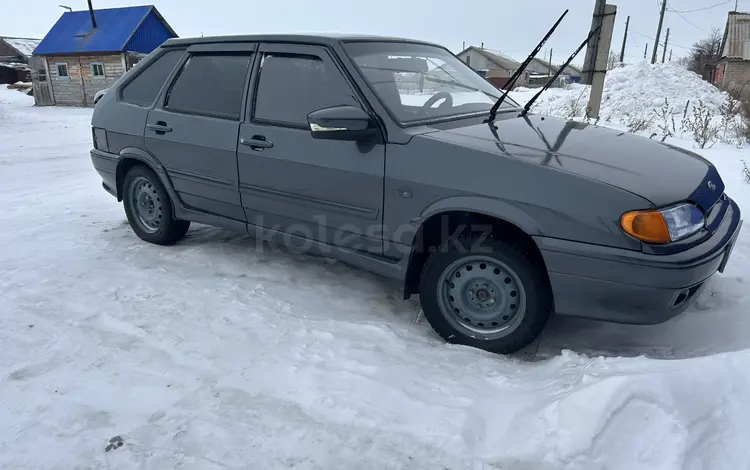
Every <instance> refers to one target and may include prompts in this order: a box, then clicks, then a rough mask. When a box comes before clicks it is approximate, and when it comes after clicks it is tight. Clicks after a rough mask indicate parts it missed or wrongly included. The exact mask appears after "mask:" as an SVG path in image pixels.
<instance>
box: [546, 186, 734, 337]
mask: <svg viewBox="0 0 750 470" xmlns="http://www.w3.org/2000/svg"><path fill="white" fill-rule="evenodd" d="M729 202H730V207H729V209H728V210H727V212H726V214H725V216H724V220H723V221H722V223H721V225H720V226H719V227H718V228H717V229H716V231H715V232H714V234H713V235H711V237H710V238H709V239H708V240H706V241H705V242H703V243H701V244H700V245H697V246H695V247H693V248H691V249H689V250H686V251H683V252H680V253H675V254H670V255H650V254H645V253H641V252H635V251H630V250H623V249H618V248H609V247H603V246H597V245H589V244H586V243H577V242H571V241H566V240H558V239H554V238H546V237H536V238H535V241H536V243H537V246H538V247H539V249H540V250H541V252H542V256H543V258H544V261H545V263H546V265H547V271H548V273H549V277H550V282H551V284H552V291H553V294H554V299H555V311H556V312H557V313H558V314H559V315H570V316H576V317H584V318H591V319H596V320H604V321H610V322H616V323H630V324H642V325H648V324H655V323H661V322H664V321H666V320H669V319H670V318H672V317H674V316H676V315H678V314H680V313H682V312H683V311H685V309H687V308H688V307H689V306H690V305H691V304H692V303H693V301H695V299H697V298H698V296H699V295H700V293H701V291H702V290H703V289H704V288H705V286H706V281H708V279H709V278H710V277H711V276H713V275H714V273H716V272H717V271H718V270H719V269H720V268H722V269H723V266H724V264H725V258H726V257H728V256H729V254H730V253H731V248H732V247H733V245H734V242H735V240H736V239H737V236H738V234H739V231H740V228H741V226H742V222H741V220H740V209H739V207H738V206H737V204H736V203H735V202H734V201H733V200H731V199H730V200H729Z"/></svg>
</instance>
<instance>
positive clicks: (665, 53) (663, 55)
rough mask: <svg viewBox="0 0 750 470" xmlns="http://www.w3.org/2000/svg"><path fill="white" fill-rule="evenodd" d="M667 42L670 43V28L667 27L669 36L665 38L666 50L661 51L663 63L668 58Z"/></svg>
mask: <svg viewBox="0 0 750 470" xmlns="http://www.w3.org/2000/svg"><path fill="white" fill-rule="evenodd" d="M667 44H669V28H667V37H665V38H664V50H663V51H661V63H662V64H663V63H664V61H665V60H666V59H667Z"/></svg>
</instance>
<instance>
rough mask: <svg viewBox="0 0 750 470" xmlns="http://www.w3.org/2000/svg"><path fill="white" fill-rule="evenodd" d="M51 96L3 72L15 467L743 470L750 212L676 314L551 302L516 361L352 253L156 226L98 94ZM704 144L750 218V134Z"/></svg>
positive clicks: (4, 236) (0, 101)
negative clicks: (37, 100)
mask: <svg viewBox="0 0 750 470" xmlns="http://www.w3.org/2000/svg"><path fill="white" fill-rule="evenodd" d="M32 105H33V100H32V99H30V98H29V97H26V96H24V95H21V94H19V93H14V92H11V91H9V90H6V89H0V168H2V170H0V206H2V207H3V210H0V226H2V227H3V229H2V230H0V325H2V328H0V345H2V346H1V347H0V352H1V354H0V402H1V403H2V404H3V406H0V423H2V426H0V468H3V469H4V468H8V469H40V470H43V469H58V468H60V469H72V468H87V469H95V468H117V469H131V468H132V469H136V468H141V469H159V470H162V469H163V470H168V469H172V468H180V469H200V470H214V469H216V470H219V469H227V468H251V469H263V470H275V469H289V468H294V469H308V470H312V469H364V470H366V469H378V470H380V469H404V470H416V469H425V470H427V469H430V470H433V469H444V468H450V469H452V470H480V469H481V470H500V469H504V470H521V469H524V470H530V469H534V470H559V469H565V470H599V469H611V470H620V469H622V470H636V469H654V470H656V469H659V470H683V469H684V470H697V469H711V470H739V469H746V468H747V466H748V462H750V446H748V444H747V443H748V442H750V379H748V377H747V371H748V370H750V315H749V314H748V312H750V290H748V288H747V285H748V284H747V281H748V280H749V279H750V230H747V228H746V229H745V230H744V232H743V233H742V234H741V236H740V239H739V242H738V244H737V247H736V248H735V252H734V255H733V257H732V261H731V262H730V263H729V265H728V267H727V270H726V271H725V272H724V273H723V274H719V275H717V276H715V277H714V278H713V280H712V281H711V283H710V284H709V286H708V288H707V290H706V293H705V294H704V295H703V296H702V297H701V299H699V301H698V303H697V304H696V306H695V307H693V308H692V309H691V310H689V311H688V312H687V313H685V314H684V315H682V316H680V317H678V318H677V319H675V320H674V321H671V322H668V323H665V324H662V325H656V326H653V327H641V326H626V325H612V324H605V323H599V322H585V321H583V320H572V319H564V318H555V319H553V321H552V322H551V323H550V325H549V327H548V329H547V330H546V331H545V333H544V335H543V337H542V338H541V340H540V343H539V350H538V351H529V352H528V355H529V356H530V357H531V358H532V359H534V360H532V361H527V360H523V359H525V358H526V357H527V356H524V355H521V356H519V357H503V356H497V355H493V354H488V353H485V352H482V351H479V350H475V349H470V348H465V347H457V346H451V345H446V344H445V343H444V342H443V341H441V340H440V339H439V338H437V337H436V335H435V334H434V333H433V332H432V331H431V329H430V328H429V326H428V325H427V324H426V322H425V321H422V322H421V323H419V324H415V323H414V322H413V321H412V320H413V319H414V318H415V316H416V313H417V312H418V305H417V303H416V301H415V300H409V301H404V300H402V299H401V298H400V297H401V295H400V292H399V288H398V286H393V285H391V284H390V283H387V282H385V281H383V279H381V278H379V277H377V276H374V275H369V274H367V273H365V272H362V271H359V270H354V269H351V268H349V267H347V266H345V265H343V264H341V263H337V262H333V261H331V260H326V259H322V258H318V257H314V256H302V255H299V254H293V253H289V252H284V251H281V250H276V249H273V248H271V247H269V246H268V245H264V244H262V243H256V242H255V241H253V240H251V239H249V238H248V237H247V236H243V235H242V234H238V233H231V232H228V231H226V230H221V229H216V228H211V227H205V226H195V227H192V228H191V230H190V232H188V235H187V237H186V239H185V240H184V241H183V242H181V243H179V244H178V245H176V246H171V247H162V246H156V245H149V244H147V243H144V242H142V241H140V240H139V239H138V238H137V237H136V236H135V235H134V234H133V232H132V230H131V229H130V228H129V227H128V225H127V223H126V222H125V216H124V214H123V210H122V206H121V204H118V203H117V201H116V200H115V199H114V198H112V197H111V196H109V195H107V194H106V193H105V192H104V190H103V189H102V188H101V180H100V178H99V177H98V175H97V174H96V172H95V171H94V170H93V168H92V167H91V161H90V159H89V158H88V157H87V154H88V151H89V149H90V148H91V131H90V119H91V110H90V109H79V108H53V107H33V106H32ZM675 142H676V143H678V144H680V145H683V146H685V147H687V148H690V147H691V145H692V143H691V142H690V141H684V140H679V139H675ZM700 152H701V154H702V155H704V156H706V157H707V158H709V159H711V160H712V161H713V162H714V163H716V164H717V167H718V168H719V170H720V172H721V174H722V177H723V179H724V181H725V183H726V186H727V192H728V194H730V195H732V197H734V198H735V199H736V200H737V202H738V204H740V206H741V207H742V208H743V209H744V210H745V212H746V213H750V185H748V184H746V183H745V182H744V181H743V180H742V176H741V173H740V160H739V158H738V155H741V152H742V151H741V150H737V149H734V148H732V147H730V146H725V145H722V144H717V145H716V146H715V147H714V148H713V149H712V150H706V151H700ZM569 349H572V351H569ZM561 350H562V351H561ZM641 354H647V355H648V357H632V356H638V355H641ZM602 355H603V356H631V357H601V356H602ZM667 358H669V359H674V360H656V359H667ZM115 436H119V437H120V439H119V440H118V439H117V438H116V437H115ZM111 440H114V441H115V442H122V443H123V444H122V446H119V447H115V448H112V447H110V450H109V451H108V450H107V447H108V445H109V443H110V441H111Z"/></svg>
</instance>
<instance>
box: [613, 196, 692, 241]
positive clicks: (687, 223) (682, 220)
mask: <svg viewBox="0 0 750 470" xmlns="http://www.w3.org/2000/svg"><path fill="white" fill-rule="evenodd" d="M705 225H706V217H705V216H704V215H703V212H702V211H701V210H700V209H699V208H698V207H697V206H695V205H693V204H680V205H678V206H673V207H668V208H666V209H661V210H647V211H632V212H627V213H625V214H623V216H622V217H620V226H621V227H622V229H623V230H624V231H625V233H627V234H628V235H631V236H633V237H635V238H637V239H639V240H641V241H644V242H646V243H654V244H665V243H671V242H675V241H677V240H681V239H683V238H685V237H689V236H690V235H692V234H694V233H696V232H698V231H699V230H701V229H702V228H703V227H704V226H705Z"/></svg>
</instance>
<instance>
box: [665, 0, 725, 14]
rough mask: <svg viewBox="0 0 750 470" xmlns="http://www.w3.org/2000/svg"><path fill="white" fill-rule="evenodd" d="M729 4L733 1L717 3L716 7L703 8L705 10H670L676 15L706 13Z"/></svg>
mask: <svg viewBox="0 0 750 470" xmlns="http://www.w3.org/2000/svg"><path fill="white" fill-rule="evenodd" d="M727 3H732V0H727V1H726V2H721V3H717V4H716V5H711V6H710V7H703V8H696V9H695V10H669V11H671V12H674V13H695V12H696V11H705V10H710V9H712V8H716V7H720V6H722V5H726V4H727Z"/></svg>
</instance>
